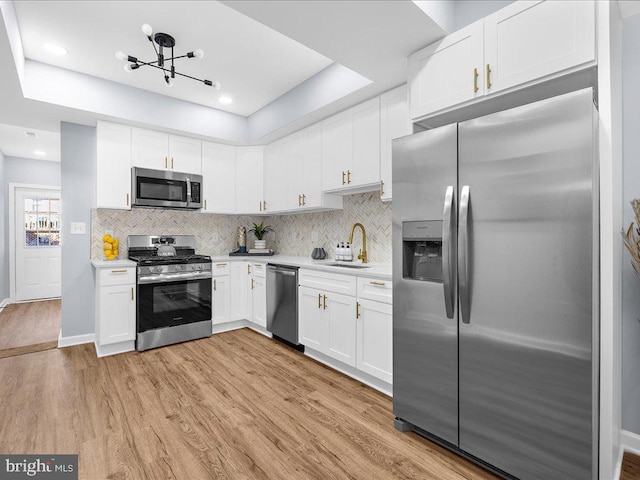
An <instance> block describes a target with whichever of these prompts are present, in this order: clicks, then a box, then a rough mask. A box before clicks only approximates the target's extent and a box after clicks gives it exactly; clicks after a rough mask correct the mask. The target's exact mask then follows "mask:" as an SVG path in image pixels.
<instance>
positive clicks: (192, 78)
mask: <svg viewBox="0 0 640 480" xmlns="http://www.w3.org/2000/svg"><path fill="white" fill-rule="evenodd" d="M176 75H180V76H181V77H187V78H190V79H191V80H195V81H197V82H202V83H204V80H202V79H200V78H196V77H192V76H191V75H185V74H184V73H179V72H176Z"/></svg>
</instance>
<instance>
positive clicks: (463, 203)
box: [458, 185, 470, 323]
mask: <svg viewBox="0 0 640 480" xmlns="http://www.w3.org/2000/svg"><path fill="white" fill-rule="evenodd" d="M469 200H470V192H469V185H465V186H464V187H462V190H461V192H460V226H459V228H458V235H459V237H458V291H459V292H460V293H459V294H460V317H461V318H462V323H469V322H470V318H469V308H470V298H469Z"/></svg>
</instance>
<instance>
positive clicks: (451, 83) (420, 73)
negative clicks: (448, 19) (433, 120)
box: [409, 20, 484, 118]
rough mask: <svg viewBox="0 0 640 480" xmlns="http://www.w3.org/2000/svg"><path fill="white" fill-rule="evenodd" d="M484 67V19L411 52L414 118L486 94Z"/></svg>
mask: <svg viewBox="0 0 640 480" xmlns="http://www.w3.org/2000/svg"><path fill="white" fill-rule="evenodd" d="M482 67H483V22H482V20H479V21H477V22H475V23H472V24H471V25H469V26H467V27H464V28H462V29H460V30H458V31H457V32H454V33H452V34H451V35H449V36H447V37H445V38H443V39H442V40H440V41H438V42H436V43H433V44H431V45H429V46H428V47H426V48H423V49H422V50H420V51H418V52H416V53H414V54H413V55H411V56H410V57H409V85H410V98H411V118H420V117H423V116H425V115H428V114H430V113H432V112H437V111H438V110H442V109H444V108H446V107H449V106H451V105H457V104H460V103H463V102H466V101H468V100H472V99H474V98H476V97H478V96H481V95H483V93H484V76H483V75H482Z"/></svg>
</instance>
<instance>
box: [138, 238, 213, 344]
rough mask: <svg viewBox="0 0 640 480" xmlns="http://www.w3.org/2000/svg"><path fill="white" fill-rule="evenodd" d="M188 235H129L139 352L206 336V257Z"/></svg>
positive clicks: (208, 263)
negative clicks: (135, 274)
mask: <svg viewBox="0 0 640 480" xmlns="http://www.w3.org/2000/svg"><path fill="white" fill-rule="evenodd" d="M195 242H196V240H195V237H194V236H193V235H171V236H169V235H129V237H128V238H127V246H128V251H129V260H133V261H135V262H136V263H137V264H138V268H137V271H138V275H137V289H138V296H137V298H138V303H137V306H136V307H137V311H136V329H137V339H136V348H137V350H138V351H143V350H149V349H150V348H155V347H161V346H163V345H171V344H173V343H179V342H184V341H187V340H194V339H196V338H204V337H209V336H211V331H212V330H211V329H212V323H211V257H208V256H206V255H196V254H195Z"/></svg>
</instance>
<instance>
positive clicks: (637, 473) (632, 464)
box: [620, 452, 640, 480]
mask: <svg viewBox="0 0 640 480" xmlns="http://www.w3.org/2000/svg"><path fill="white" fill-rule="evenodd" d="M639 478H640V457H639V456H638V455H633V454H631V453H628V452H625V454H624V457H623V459H622V471H621V472H620V480H638V479H639Z"/></svg>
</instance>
